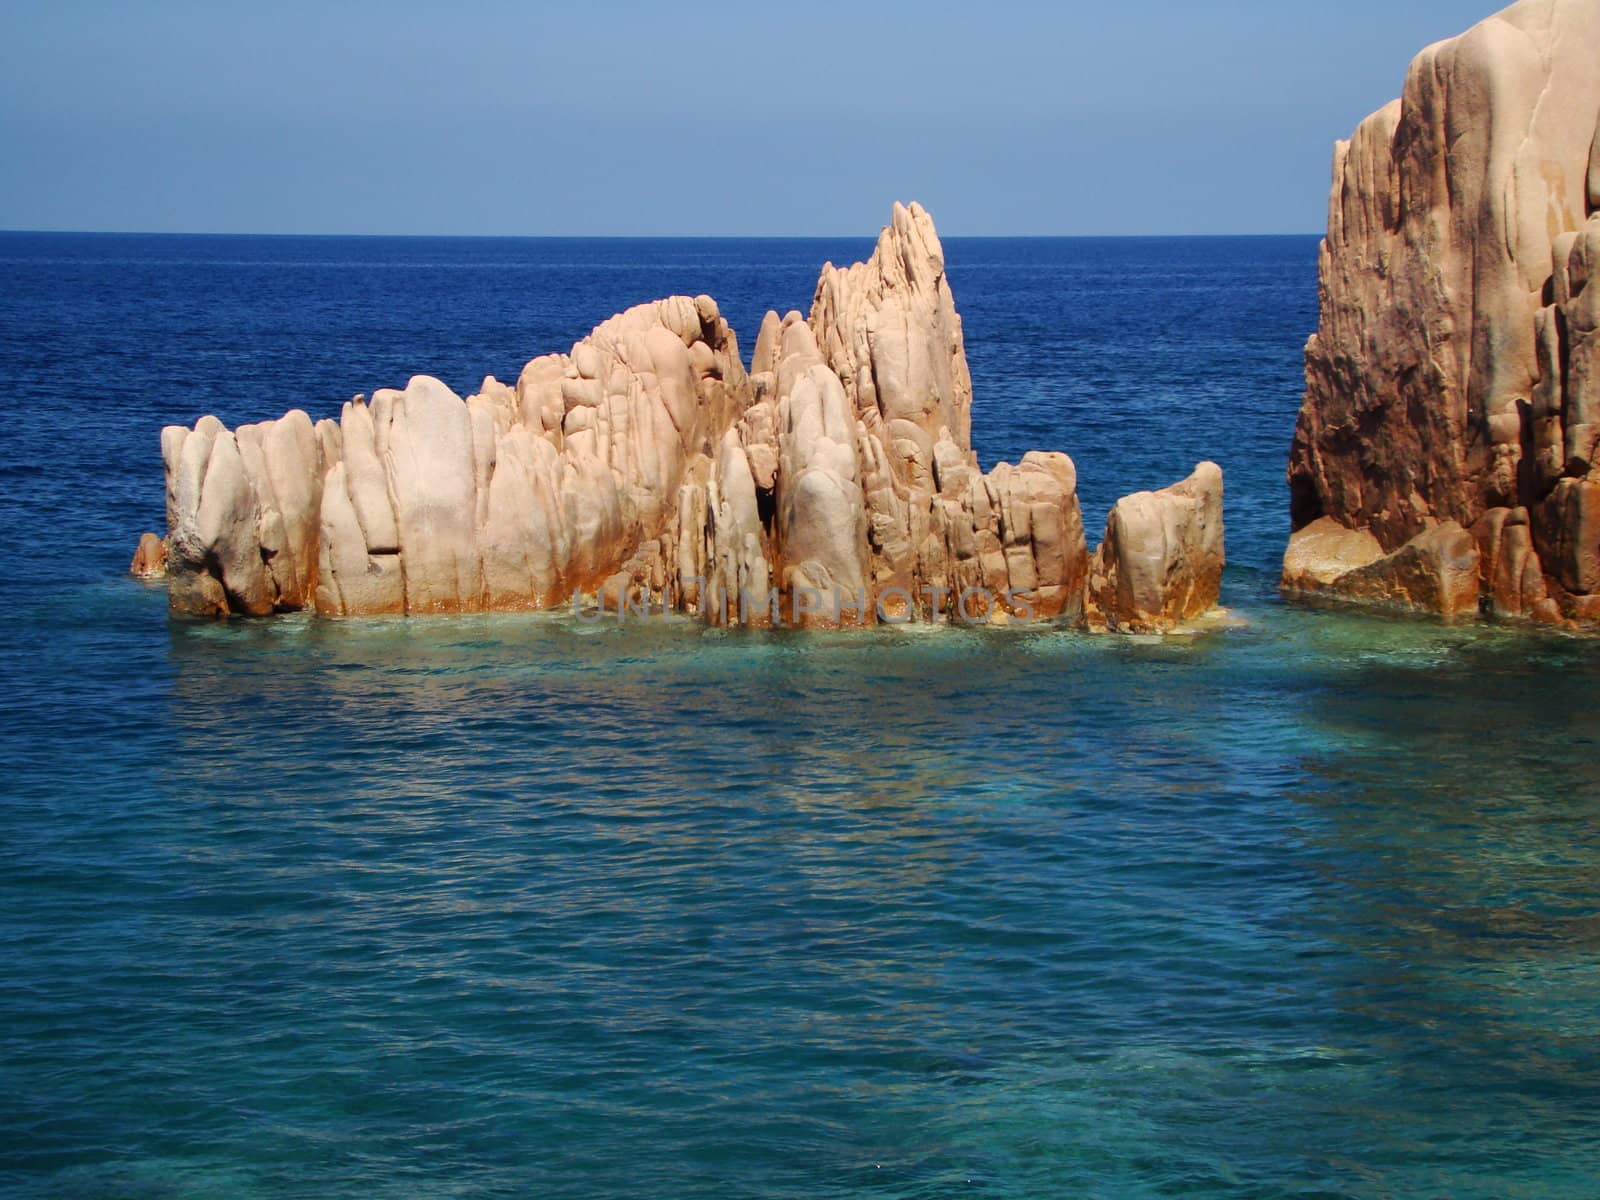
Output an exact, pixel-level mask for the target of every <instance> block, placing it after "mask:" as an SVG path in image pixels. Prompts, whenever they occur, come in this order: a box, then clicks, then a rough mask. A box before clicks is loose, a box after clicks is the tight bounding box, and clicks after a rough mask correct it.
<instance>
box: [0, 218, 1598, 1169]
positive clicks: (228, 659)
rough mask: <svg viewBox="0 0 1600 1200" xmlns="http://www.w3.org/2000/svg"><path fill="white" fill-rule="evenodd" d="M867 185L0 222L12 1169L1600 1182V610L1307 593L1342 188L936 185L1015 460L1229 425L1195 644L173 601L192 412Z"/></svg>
mask: <svg viewBox="0 0 1600 1200" xmlns="http://www.w3.org/2000/svg"><path fill="white" fill-rule="evenodd" d="M870 248H871V242H870V240H868V239H861V240H857V241H842V242H837V243H835V242H821V241H538V240H536V241H519V240H469V239H462V240H455V239H445V240H429V239H346V238H221V237H138V236H93V235H25V234H0V395H3V396H4V397H5V400H6V403H7V404H8V405H9V411H8V419H7V426H6V433H5V435H4V438H5V440H4V447H5V452H4V454H3V455H0V531H3V533H4V538H5V541H4V559H5V568H4V571H3V572H0V612H3V613H4V614H5V617H4V620H5V627H4V628H5V637H4V638H3V639H0V683H3V684H4V688H3V691H0V955H3V958H0V1194H4V1195H6V1196H13V1195H15V1196H20V1197H30V1198H31V1197H74V1198H78V1197H81V1198H84V1200H90V1198H94V1200H100V1198H106V1197H119V1198H128V1200H180V1198H181V1200H191V1198H193V1200H200V1198H212V1197H216V1198H226V1200H233V1198H239V1200H251V1198H256V1197H262V1198H268V1197H271V1198H279V1197H316V1198H334V1200H342V1198H346V1197H350V1198H354V1197H363V1198H373V1197H385V1198H386V1197H394V1198H396V1200H401V1198H405V1200H410V1198H419V1197H420V1198H432V1197H451V1198H475V1197H501V1196H504V1197H512V1196H516V1197H523V1196H526V1197H540V1198H542V1197H559V1198H565V1197H572V1198H574V1200H577V1198H580V1197H581V1198H609V1197H625V1196H626V1197H634V1196H638V1197H699V1196H706V1197H724V1196H727V1197H763V1198H765V1197H796V1198H798V1197H808V1198H810V1197H823V1198H827V1197H875V1198H876V1197H883V1198H889V1197H897V1198H898V1197H906V1198H910V1197H919V1198H920V1197H957V1196H975V1197H995V1198H1000V1197H1006V1198H1012V1197H1017V1198H1022V1197H1030V1198H1031V1197H1080V1196H1082V1197H1157V1196H1160V1197H1186V1198H1188V1197H1195V1198H1202V1200H1204V1198H1209V1197H1289V1196H1293V1197H1334V1196H1348V1197H1362V1198H1372V1200H1378V1198H1388V1197H1396V1198H1407V1200H1409V1198H1413V1197H1435V1196H1437V1197H1450V1198H1452V1200H1472V1198H1479V1197H1481V1198H1484V1200H1488V1198H1491V1197H1492V1198H1496V1200H1502V1198H1506V1197H1540V1198H1543V1197H1592V1196H1594V1195H1596V1194H1600V1176H1597V1171H1600V1167H1597V1164H1600V714H1597V712H1596V705H1595V696H1596V694H1597V690H1596V688H1597V684H1600V649H1597V647H1596V646H1594V645H1593V644H1590V643H1585V642H1581V641H1576V640H1571V639H1565V638H1559V637H1552V636H1543V635H1541V636H1534V635H1528V634H1524V633H1521V632H1518V631H1516V630H1510V629H1493V628H1483V627H1478V628H1466V629H1462V628H1455V629H1451V628H1444V627H1441V626H1437V625H1433V624H1430V623H1427V622H1422V621H1407V620H1397V619H1385V618H1381V617H1375V616H1357V615H1351V614H1347V613H1338V612H1319V611H1312V610H1308V609H1303V608H1297V607H1293V606H1289V605H1285V604H1283V603H1282V602H1280V601H1279V600H1278V598H1277V597H1276V594H1275V591H1274V586H1273V585H1274V581H1275V568H1276V561H1277V558H1278V555H1279V553H1280V551H1281V547H1282V542H1283V538H1284V537H1285V535H1286V532H1287V519H1286V495H1285V490H1284V487H1283V484H1282V474H1283V463H1284V458H1285V454H1286V450H1287V446H1288V442H1289V437H1290V433H1291V430H1292V426H1293V420H1294V412H1295V409H1296V406H1297V404H1298V397H1299V386H1300V349H1301V346H1302V344H1303V342H1304V339H1305V337H1306V335H1307V334H1308V333H1309V332H1310V330H1311V329H1312V327H1313V325H1314V323H1315V301H1316V280H1315V261H1316V243H1315V240H1314V239H1312V238H1288V239H1191V240H1161V239H1152V240H1109V241H1098V240H1046V241H1009V240H1002V241H992V240H972V241H966V240H960V239H951V240H949V241H948V242H947V244H946V250H947V257H948V261H949V272H950V278H951V282H952V285H953V287H954V289H955V293H956V299H957V303H958V305H959V307H960V308H961V311H962V313H963V316H964V320H965V326H966V334H967V347H968V354H969V358H970V360H971V364H972V369H973V376H974V383H975V387H976V391H977V399H976V401H975V405H974V422H973V424H974V441H975V443H976V444H977V446H978V448H979V451H980V454H981V456H982V458H983V460H984V464H985V465H986V466H987V465H989V464H991V463H993V462H994V461H997V460H998V459H1000V458H1006V457H1009V458H1013V459H1014V458H1015V457H1016V456H1017V455H1019V454H1020V453H1021V452H1023V451H1024V450H1027V449H1029V448H1035V447H1037V448H1042V449H1064V450H1067V451H1068V452H1069V453H1071V454H1072V455H1073V456H1074V458H1075V459H1076V461H1077V464H1078V468H1079V479H1080V493H1081V495H1082V496H1083V499H1084V504H1085V511H1086V518H1087V521H1088V524H1089V527H1090V530H1091V542H1093V541H1096V540H1098V531H1099V529H1100V527H1101V526H1102V524H1103V521H1104V516H1105V511H1106V508H1107V507H1108V506H1109V503H1110V502H1111V501H1112V500H1113V499H1114V498H1115V497H1116V496H1118V495H1120V494H1123V493H1125V492H1128V491H1131V490H1134V489H1137V488H1142V487H1152V486H1160V485H1163V484H1165V483H1168V482H1171V481H1172V480H1174V479H1176V478H1178V477H1180V476H1181V475H1183V474H1185V473H1187V471H1188V470H1189V468H1190V466H1191V465H1192V464H1193V463H1194V461H1196V460H1197V459H1199V458H1202V457H1211V458H1214V459H1216V460H1217V461H1218V462H1220V463H1221V464H1222V465H1223V468H1224V470H1225V472H1226V475H1227V486H1228V513H1227V517H1228V543H1229V555H1230V562H1231V565H1230V569H1229V573H1228V577H1227V580H1226V583H1225V595H1224V600H1225V602H1226V603H1227V604H1228V606H1229V607H1230V608H1231V609H1232V610H1233V612H1234V613H1235V615H1236V616H1237V617H1238V618H1239V624H1238V625H1237V626H1236V627H1234V628H1230V629H1227V630H1224V631H1222V632H1218V633H1214V634H1210V635H1207V636H1203V637H1197V638H1186V639H1171V640H1168V641H1166V642H1158V641H1135V640H1114V639H1113V640H1104V639H1101V640H1096V639H1092V638H1088V637H1084V636H1080V635H1077V634H1073V633H1069V632H1062V631H1057V630H1051V629H1048V628H1044V627H1036V628H1032V629H1027V630H1009V631H989V630H958V629H942V630H904V629H891V630H882V631H876V632H869V633H856V634H849V635H802V636H796V635H784V634H753V633H742V632H737V631H734V632H728V631H713V630H705V629H702V628H699V627H698V626H696V625H693V624H690V623H687V622H683V621H649V622H638V621H635V622H631V623H629V624H628V625H625V626H618V625H615V624H605V625H597V626H596V625H585V624H582V623H579V622H576V621H574V620H572V619H571V618H570V617H568V616H565V615H563V614H543V615H536V616H492V617H477V618H462V619H447V620H446V619H441V620H429V621H413V622H410V623H406V622H397V621H367V622H345V623H317V622H314V621H311V620H309V619H300V618H286V619H281V620H275V621H270V622H261V623H247V622H235V623H230V624H219V625H204V624H201V625H196V624H172V623H169V622H168V620H167V616H166V610H165V597H164V593H163V592H162V591H161V590H160V589H159V588H157V587H148V586H144V585H140V584H137V583H134V582H132V581H131V580H129V579H127V578H126V577H125V576H124V574H123V572H124V571H125V570H126V566H127V560H128V558H129V556H130V554H131V552H132V548H133V541H134V539H135V537H136V535H137V534H138V533H139V531H141V530H142V529H146V528H153V529H160V528H161V521H162V484H161V464H160V457H159V450H158V433H159V429H160V426H161V425H162V424H164V423H168V422H173V421H181V422H185V423H188V422H192V421H193V420H194V419H195V418H196V417H197V416H199V415H200V414H202V413H205V412H215V413H216V414H218V415H219V416H220V417H222V418H223V419H224V420H225V421H227V422H228V423H229V424H233V423H236V422H239V421H246V420H253V419H259V418H262V417H267V416H276V415H278V414H279V413H280V412H282V411H283V410H284V409H286V408H288V407H291V406H294V405H299V406H303V407H305V408H307V409H308V410H309V411H310V412H311V414H312V416H313V417H320V416H325V415H335V414H336V413H337V408H338V405H339V403H340V402H341V401H343V400H344V399H346V398H348V396H349V395H351V394H352V393H354V392H358V391H370V390H371V389H372V388H374V387H377V386H384V385H403V383H404V381H405V379H406V378H407V377H408V376H409V375H410V374H412V373H415V372H418V371H426V372H429V373H433V374H437V375H439V376H441V377H442V378H444V379H445V380H446V381H447V382H448V383H450V384H451V385H452V386H453V387H455V388H456V389H457V390H458V391H462V392H465V391H468V390H471V389H473V388H475V387H476V385H477V384H478V382H479V380H480V379H481V377H482V376H483V375H485V374H488V373H494V374H497V375H499V376H500V377H501V378H503V379H510V378H514V377H515V374H516V372H517V370H518V368H519V367H520V365H521V363H522V362H523V361H524V360H525V359H527V358H529V357H531V356H532V355H534V354H536V353H541V352H544V351H548V350H552V349H563V348H565V347H566V346H567V345H568V344H570V343H571V342H572V341H573V340H574V339H575V338H577V337H579V336H581V335H582V334H583V333H585V332H586V331H587V330H588V329H589V328H590V327H591V326H592V325H594V324H595V323H596V322H598V321H599V320H600V319H602V318H604V317H605V316H607V315H609V314H610V313H612V312H613V311H615V310H617V309H620V308H622V307H625V306H626V305H628V304H631V303H635V302H638V301H642V300H646V299H650V298H653V297H655V296H659V295H664V294H668V293H671V292H689V293H694V292H699V291H707V292H710V293H711V294H713V295H715V296H716V297H717V298H718V299H719V301H720V302H721V304H722V307H723V311H724V312H725V313H726V314H727V315H728V316H729V317H730V319H731V320H732V321H733V322H734V324H735V326H736V328H737V329H738V330H739V331H740V333H741V345H742V346H743V348H744V351H745V353H746V354H747V355H748V353H749V350H750V345H751V342H752V341H753V337H754V332H755V330H756V328H757V325H758V323H759V320H760V316H761V314H762V312H764V311H765V309H766V308H767V307H769V306H775V307H779V308H780V309H783V308H789V307H798V308H804V307H805V306H806V305H807V304H808V303H809V300H810V296H811V290H812V287H813V285H814V282H815V278H816V273H817V268H818V266H819V264H820V263H821V262H822V261H823V260H824V259H826V258H832V259H833V260H835V261H841V262H842V261H849V260H853V259H856V258H859V257H862V256H864V255H865V254H866V253H868V252H869V251H870Z"/></svg>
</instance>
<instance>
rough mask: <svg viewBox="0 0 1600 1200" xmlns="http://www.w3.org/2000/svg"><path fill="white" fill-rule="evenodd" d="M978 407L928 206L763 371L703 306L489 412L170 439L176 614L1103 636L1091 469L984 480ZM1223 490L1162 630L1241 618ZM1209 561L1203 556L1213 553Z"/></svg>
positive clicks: (531, 385)
mask: <svg viewBox="0 0 1600 1200" xmlns="http://www.w3.org/2000/svg"><path fill="white" fill-rule="evenodd" d="M971 408H972V379H971V375H970V373H969V371H968V369H967V359H966V350H965V345H964V342H963V337H962V330H961V318H960V316H959V315H958V314H957V312H956V307H955V301H954V297H953V296H952V294H951V291H950V285H949V282H948V280H947V279H946V276H945V268H944V253H943V249H942V247H941V246H940V243H939V239H938V235H937V234H936V233H935V231H934V227H933V222H932V220H931V219H930V218H929V217H928V214H927V213H926V212H925V211H923V209H922V208H921V207H919V206H918V205H915V204H913V205H911V206H910V207H903V206H901V205H896V206H895V208H894V212H893V216H892V219H891V221H890V224H889V225H888V226H887V227H886V228H885V229H884V230H883V232H882V235H881V236H880V237H879V239H878V244H877V246H876V248H875V250H874V252H873V254H872V255H871V257H870V258H869V259H868V260H867V261H866V262H864V263H856V264H855V265H853V266H851V267H848V268H843V269H841V268H836V267H834V266H833V265H832V264H829V265H827V266H825V267H824V268H823V270H822V275H821V278H820V279H819V281H818V283H817V289H816V294H815V297H814V298H813V301H812V306H811V312H810V315H809V317H806V316H802V315H801V314H800V313H797V312H792V313H789V314H788V315H787V316H785V317H780V316H779V315H778V314H777V313H775V312H774V313H768V314H767V317H766V319H765V321H764V322H763V323H762V326H761V331H760V334H759V336H758V337H757V339H756V344H755V347H754V353H753V356H752V360H751V369H750V371H749V372H748V373H747V372H746V371H745V369H744V367H743V364H742V360H741V358H740V354H739V347H738V343H737V339H736V338H735V336H734V333H733V330H731V329H730V328H729V327H728V324H727V322H726V321H725V320H723V318H722V316H721V314H720V312H719V311H718V309H717V305H716V303H715V301H713V300H712V299H711V298H710V297H708V296H700V297H696V298H694V299H689V298H686V297H681V296H679V297H672V298H669V299H666V300H660V301H656V302H654V303H651V304H644V305H640V306H639V307H637V308H632V309H629V310H628V311H627V312H624V313H622V314H620V315H618V316H616V317H613V318H611V319H610V320H608V321H606V322H605V323H604V324H602V325H600V326H598V327H597V328H596V329H595V330H594V331H593V332H592V333H591V334H590V335H589V336H588V337H586V338H584V339H583V340H582V341H580V342H578V343H577V344H576V345H575V346H574V347H573V348H572V350H571V352H570V353H567V354H557V355H547V356H544V357H542V358H536V359H534V360H533V361H532V362H530V363H528V365H527V366H526V367H524V368H523V369H522V372H521V374H520V375H519V377H518V379H517V381H516V383H515V384H504V383H500V382H498V381H497V380H495V379H493V378H489V379H486V380H485V381H484V383H483V385H482V387H481V389H480V390H479V392H478V393H477V394H475V395H472V396H469V397H467V398H466V399H462V398H461V397H459V396H457V395H456V394H455V393H453V392H452V391H451V390H450V389H449V388H447V387H446V386H445V385H444V384H442V383H440V382H439V381H438V380H436V379H432V378H429V377H426V376H417V377H416V378H413V379H412V380H411V381H410V383H409V384H408V385H407V386H406V388H405V389H404V390H403V391H397V390H392V389H384V390H380V391H377V392H374V393H373V395H372V396H371V398H370V400H368V399H367V398H365V397H360V396H358V397H356V398H355V399H354V400H352V401H350V402H349V403H348V404H346V405H345V406H344V411H343V412H342V414H341V415H340V418H339V420H338V421H332V420H324V421H320V422H317V423H315V424H313V422H312V421H311V419H310V418H309V417H308V416H307V415H306V414H305V413H304V412H301V411H299V410H296V411H293V412H290V413H289V414H288V415H286V416H284V417H282V418H280V419H279V420H277V421H271V422H266V423H264V424H260V425H247V426H241V427H239V428H238V429H236V430H233V431H229V430H227V429H226V428H224V427H223V426H222V424H221V422H219V421H218V420H217V419H216V418H214V417H205V418H202V419H201V420H200V421H199V422H198V423H197V424H196V425H195V426H194V427H193V428H192V429H191V428H184V427H180V426H173V427H169V428H167V429H166V430H164V431H163V434H162V452H163V457H164V459H165V462H166V474H167V526H168V536H167V548H168V551H169V555H168V573H169V578H170V589H171V591H170V594H171V606H172V609H173V611H174V612H177V613H182V614H190V615H209V616H224V615H228V614H234V613H238V614H251V615H261V614H266V613H271V612H281V611H292V610H298V609H311V610H314V611H315V612H317V613H319V614H323V615H328V616H356V615H372V614H419V613H452V612H474V611H480V610H486V609H536V608H546V607H550V606H553V605H557V604H563V603H567V602H569V601H573V600H577V601H578V602H580V603H588V604H591V605H598V606H600V607H602V608H608V609H612V610H616V611H622V610H626V609H630V608H631V609H633V610H635V611H644V610H646V609H652V608H661V607H672V608H676V609H679V610H681V611H685V612H695V613H699V614H700V615H702V616H703V617H704V618H705V619H706V620H708V621H710V622H712V623H716V624H744V625H752V626H760V625H769V624H781V625H797V626H813V625H824V626H827V625H858V624H874V623H877V622H880V621H901V620H930V619H955V620H964V621H984V622H1007V621H1011V620H1017V619H1037V618H1051V619H1061V620H1065V621H1068V622H1072V623H1081V622H1082V621H1083V620H1084V614H1085V589H1086V584H1087V579H1088V570H1089V557H1088V552H1087V547H1086V545H1085V540H1084V529H1083V520H1082V515H1081V513H1080V510H1079V506H1078V498H1077V475H1076V471H1075V469H1074V467H1073V464H1072V460H1071V459H1070V458H1068V457H1067V456H1066V455H1065V454H1061V453H1053V452H1052V453H1046V452H1039V451H1034V452H1030V453H1028V454H1026V455H1024V456H1023V458H1022V460H1021V462H1019V463H1017V464H1015V465H1013V464H1010V463H1000V464H998V465H997V466H996V467H995V468H994V469H993V470H992V471H990V472H989V473H987V474H984V473H983V472H981V471H980V470H979V467H978V461H977V456H976V455H975V454H974V453H973V450H972V444H971ZM1210 470H1211V471H1212V472H1213V473H1215V480H1214V487H1213V489H1212V490H1213V491H1214V500H1215V503H1214V504H1211V505H1210V506H1209V507H1207V506H1205V505H1204V504H1203V503H1202V502H1201V501H1199V500H1193V501H1191V500H1190V499H1187V498H1185V499H1183V500H1182V502H1181V505H1180V506H1187V507H1186V508H1185V512H1186V513H1187V512H1188V510H1189V509H1190V508H1196V509H1197V511H1198V508H1204V514H1205V515H1204V518H1203V519H1199V520H1193V519H1190V517H1188V516H1185V517H1184V518H1183V519H1182V520H1178V521H1177V522H1176V523H1174V522H1173V521H1167V522H1166V523H1165V524H1162V520H1161V518H1159V517H1158V518H1157V527H1156V532H1157V533H1158V534H1161V535H1162V536H1166V537H1167V538H1168V540H1169V542H1170V543H1171V544H1170V545H1168V544H1166V543H1163V545H1162V547H1160V548H1159V549H1158V550H1156V551H1154V553H1156V554H1157V555H1158V556H1160V555H1167V556H1169V557H1175V559H1176V560H1177V561H1179V562H1180V563H1183V564H1188V563H1189V562H1190V561H1191V560H1193V561H1194V562H1198V563H1202V564H1203V567H1202V569H1200V570H1198V571H1189V570H1187V567H1186V566H1185V567H1183V568H1182V569H1178V568H1174V569H1173V570H1170V571H1162V570H1153V569H1152V570H1146V571H1144V572H1143V573H1142V574H1138V577H1139V579H1140V580H1141V584H1140V587H1139V589H1137V597H1136V598H1137V602H1138V603H1139V604H1140V605H1143V606H1145V608H1141V609H1140V612H1141V613H1142V614H1143V613H1145V610H1146V608H1149V609H1152V610H1153V611H1154V613H1155V614H1156V617H1155V618H1154V619H1155V620H1156V622H1157V624H1159V625H1160V627H1161V628H1168V627H1171V626H1172V625H1173V624H1175V623H1177V622H1179V621H1181V620H1183V619H1185V618H1187V617H1188V616H1192V615H1194V614H1195V613H1197V612H1199V611H1202V610H1203V609H1204V608H1208V607H1211V606H1213V605H1214V604H1215V603H1216V600H1217V583H1218V577H1219V576H1220V571H1221V512H1220V503H1221V477H1220V472H1216V469H1215V468H1214V467H1212V468H1210ZM1209 478H1210V477H1209V476H1208V479H1209ZM1185 496H1186V497H1187V493H1185ZM1197 506H1198V508H1197ZM1163 511H1164V510H1163ZM1119 528H1120V526H1119ZM1142 537H1144V534H1137V535H1135V534H1131V533H1130V534H1126V535H1123V536H1122V538H1121V541H1122V542H1126V543H1128V544H1129V545H1138V546H1141V547H1143V546H1144V545H1145V542H1141V541H1140V538H1142ZM1191 538H1195V539H1200V541H1201V542H1203V544H1204V545H1203V550H1197V551H1196V552H1195V553H1194V554H1187V553H1186V552H1185V550H1184V546H1185V545H1186V544H1187V542H1186V539H1191ZM1146 540H1148V539H1146ZM1119 544H1120V543H1119ZM146 553H147V554H148V553H150V551H149V548H148V547H147V549H146ZM1105 557H1106V555H1104V554H1103V555H1102V558H1105ZM1108 561H1109V560H1108ZM1212 567H1214V568H1215V570H1212V569H1211V568H1212ZM1135 573H1136V574H1137V573H1138V572H1135ZM1124 577H1126V576H1124ZM1124 591H1127V594H1128V596H1129V597H1133V596H1134V595H1135V592H1134V591H1128V589H1126V588H1125V589H1124ZM1180 592H1181V595H1180V594H1179V593H1180ZM1169 593H1170V594H1169ZM1107 595H1108V597H1110V596H1111V595H1112V594H1111V593H1108V594H1107ZM1104 603H1105V604H1107V605H1110V606H1111V607H1112V608H1113V610H1115V608H1116V601H1115V600H1114V599H1105V600H1104ZM1129 603H1133V600H1131V599H1130V600H1129ZM1174 613H1177V614H1179V615H1177V616H1172V614H1174ZM1129 620H1130V621H1131V620H1132V618H1131V617H1130V618H1129ZM1100 625H1101V626H1102V627H1105V626H1109V627H1110V628H1118V627H1119V626H1118V624H1117V622H1116V620H1115V618H1114V617H1113V619H1112V620H1111V621H1110V622H1106V621H1101V622H1100ZM1130 627H1131V626H1130ZM1139 627H1141V628H1143V626H1139Z"/></svg>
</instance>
